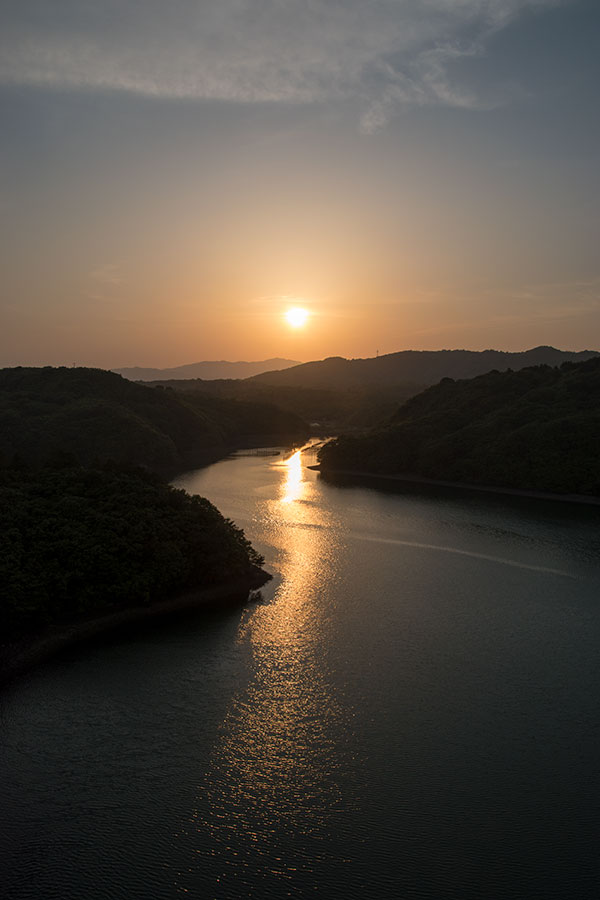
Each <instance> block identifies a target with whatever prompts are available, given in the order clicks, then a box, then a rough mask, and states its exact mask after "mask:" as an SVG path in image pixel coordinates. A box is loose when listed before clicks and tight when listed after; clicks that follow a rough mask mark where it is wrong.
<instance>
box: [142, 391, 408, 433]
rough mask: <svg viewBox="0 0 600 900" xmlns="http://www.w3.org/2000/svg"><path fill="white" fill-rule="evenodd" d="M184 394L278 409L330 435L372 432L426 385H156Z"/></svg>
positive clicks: (206, 399)
mask: <svg viewBox="0 0 600 900" xmlns="http://www.w3.org/2000/svg"><path fill="white" fill-rule="evenodd" d="M156 384H158V385H162V386H163V387H170V388H173V389H174V390H176V391H180V392H182V393H185V394H186V395H187V396H188V397H189V398H190V402H193V400H192V399H191V398H192V397H193V396H194V394H198V395H199V396H200V398H202V397H204V398H205V399H204V400H202V399H201V401H200V402H208V397H218V398H220V399H228V400H237V401H240V402H242V403H252V404H255V403H259V404H266V405H268V406H276V407H278V408H279V409H280V410H281V411H282V412H286V413H291V414H293V415H294V416H299V417H300V418H301V419H303V420H305V421H307V422H309V423H310V424H311V425H312V430H313V432H316V431H318V432H319V433H320V434H331V433H332V432H335V431H339V430H355V429H364V428H370V427H373V426H374V425H378V424H379V423H380V422H382V421H384V420H386V419H389V417H390V416H391V415H392V414H393V412H394V411H395V410H396V409H397V408H398V404H399V403H403V402H404V401H405V400H407V399H408V398H409V397H412V396H413V395H414V394H416V393H418V392H419V391H420V390H421V389H422V387H423V385H415V384H403V385H395V384H392V385H389V386H386V385H376V386H365V387H361V386H358V387H347V388H340V389H334V388H311V387H302V386H299V387H295V386H290V385H271V384H263V383H262V382H258V381H255V380H254V379H253V378H247V379H243V380H237V379H220V380H217V381H201V380H200V379H192V380H182V381H180V380H175V381H162V382H156Z"/></svg>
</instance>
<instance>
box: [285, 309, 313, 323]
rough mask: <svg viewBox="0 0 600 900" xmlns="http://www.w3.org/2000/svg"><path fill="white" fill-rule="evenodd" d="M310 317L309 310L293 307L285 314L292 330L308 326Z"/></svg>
mask: <svg viewBox="0 0 600 900" xmlns="http://www.w3.org/2000/svg"><path fill="white" fill-rule="evenodd" d="M308 316H309V312H308V310H307V309H302V308H301V307H299V306H293V307H292V308H291V309H288V310H286V312H285V319H286V321H287V323H288V325H291V326H292V328H302V326H303V325H306V322H307V319H308Z"/></svg>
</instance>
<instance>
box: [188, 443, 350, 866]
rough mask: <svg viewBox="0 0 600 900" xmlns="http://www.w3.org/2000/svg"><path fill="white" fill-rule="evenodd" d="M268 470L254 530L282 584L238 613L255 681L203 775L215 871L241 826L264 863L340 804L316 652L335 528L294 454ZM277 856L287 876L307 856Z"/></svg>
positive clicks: (319, 825)
mask: <svg viewBox="0 0 600 900" xmlns="http://www.w3.org/2000/svg"><path fill="white" fill-rule="evenodd" d="M271 468H272V471H278V473H279V475H280V478H281V481H280V482H279V483H278V484H277V483H276V484H275V485H274V486H273V487H274V490H272V491H271V495H270V497H269V499H268V500H267V501H266V503H265V509H264V516H263V521H262V527H263V530H264V533H263V538H264V539H265V542H268V544H270V545H271V547H274V548H275V549H276V551H277V568H278V569H279V575H280V577H281V580H280V583H279V586H278V588H277V589H276V592H275V594H274V597H273V599H272V601H271V602H269V603H267V604H264V605H260V606H257V607H254V608H252V609H249V610H248V612H247V615H246V616H245V617H243V619H242V623H241V625H240V631H239V634H238V642H239V643H240V644H241V645H242V646H243V647H245V648H247V651H248V653H249V654H250V657H251V664H250V665H249V671H252V672H253V677H252V679H251V681H250V682H249V684H248V685H247V687H246V688H245V690H244V691H242V692H241V693H240V694H238V695H237V696H236V697H235V698H233V700H232V702H231V703H230V705H229V708H228V710H227V712H226V715H225V717H224V720H223V722H222V725H221V730H220V735H219V739H218V742H217V743H216V745H215V749H214V753H213V757H212V765H211V770H210V772H209V773H207V778H206V781H205V785H208V790H209V792H210V797H209V805H210V810H211V815H210V818H209V821H208V822H206V821H204V822H200V821H198V823H197V827H198V828H199V833H200V831H202V830H205V829H206V827H208V828H209V829H210V831H211V834H212V840H213V842H214V843H213V846H214V848H215V849H217V852H220V853H222V855H223V873H224V874H225V873H226V872H227V871H228V870H233V869H235V867H236V865H237V866H239V862H240V861H239V859H238V860H234V859H230V858H229V855H230V854H229V849H228V848H230V847H231V846H232V845H234V844H235V843H236V842H235V840H234V835H235V834H239V832H240V829H243V832H244V834H245V835H247V842H246V844H245V847H246V849H245V851H244V852H245V853H247V854H248V857H249V860H250V858H251V857H252V858H254V863H253V864H256V862H257V861H256V857H257V856H258V857H259V858H260V859H262V860H263V862H266V860H267V858H268V857H269V856H270V855H271V853H272V852H273V851H274V848H276V846H277V844H278V838H281V837H282V836H283V833H284V832H288V833H289V837H290V840H291V841H292V843H293V836H294V835H296V836H297V835H300V834H303V835H305V836H310V838H311V840H312V839H314V840H315V841H317V842H320V841H321V840H322V838H323V835H324V833H325V832H326V830H327V829H328V828H330V827H331V820H332V817H333V816H335V814H336V810H337V809H338V808H339V807H340V788H339V783H338V778H337V777H336V773H337V772H338V770H339V767H340V766H342V765H343V760H344V755H345V753H344V748H341V747H340V739H341V738H340V736H342V737H343V736H344V735H347V734H348V723H347V722H345V721H344V719H346V718H347V711H345V710H344V709H342V706H341V704H340V703H339V702H338V700H337V698H336V696H335V692H334V690H333V687H332V685H333V681H334V679H333V677H332V673H331V671H330V670H329V668H328V663H327V660H326V659H325V658H324V655H323V650H322V648H323V646H324V645H325V646H327V644H328V639H327V637H326V631H327V629H328V628H329V627H330V621H331V620H330V617H329V615H328V611H327V605H326V598H327V589H328V585H329V584H331V582H332V581H335V580H336V579H337V577H338V573H337V569H336V566H337V559H338V554H337V552H336V547H337V543H338V541H339V537H338V533H339V532H338V529H337V528H336V525H337V523H336V522H334V521H332V516H331V513H328V512H327V511H325V510H323V508H322V506H321V505H318V504H317V503H316V502H314V499H315V498H314V493H313V492H314V483H315V482H314V477H313V476H312V473H308V472H307V471H306V470H305V469H304V467H303V459H302V452H301V451H300V450H298V451H296V452H295V453H293V454H292V455H291V456H290V457H289V459H287V460H286V461H285V463H284V464H283V465H281V463H278V464H276V465H275V466H272V467H271ZM311 495H312V496H311ZM238 852H239V847H238ZM279 864H280V865H281V866H282V872H281V874H282V875H284V877H286V876H287V877H289V878H293V871H294V866H296V867H297V866H298V865H300V866H301V867H305V865H306V864H307V860H297V859H296V860H294V859H293V858H290V859H289V860H286V861H280V863H279ZM283 870H286V871H285V872H284V871H283Z"/></svg>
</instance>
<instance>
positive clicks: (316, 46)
mask: <svg viewBox="0 0 600 900" xmlns="http://www.w3.org/2000/svg"><path fill="white" fill-rule="evenodd" d="M559 2H561V0H376V2H375V0H372V2H367V0H288V2H281V0H204V2H197V0H171V2H169V3H164V2H163V0H128V2H123V0H97V2H96V3H94V4H88V3H82V2H81V0H54V2H53V3H52V4H48V3H47V2H45V0H21V2H20V3H19V4H13V10H12V13H8V14H7V13H5V14H4V18H5V22H4V26H3V29H2V37H1V38H0V82H2V83H4V84H28V85H37V86H46V87H52V88H59V89H70V90H115V91H125V92H131V93H136V94H142V95H146V96H151V97H173V98H191V99H212V100H223V101H236V102H241V103H249V102H272V101H276V102H281V103H307V102H323V101H329V100H332V99H334V100H335V99H342V98H343V99H347V98H357V99H359V100H360V101H361V102H362V103H363V108H364V110H365V112H364V115H363V120H362V127H363V129H364V130H365V131H374V130H376V129H377V128H379V127H381V126H382V125H383V124H384V123H385V121H386V120H387V118H388V117H389V115H390V113H391V112H392V110H393V109H395V108H396V107H397V106H398V105H414V104H418V105H425V104H441V105H446V106H456V107H468V108H479V107H482V106H483V107H485V106H488V105H489V104H490V101H489V100H486V98H485V97H479V96H477V94H476V93H475V92H473V91H470V90H467V89H465V88H464V87H462V88H460V87H458V86H457V85H456V84H455V83H454V82H453V80H452V78H451V70H452V64H453V63H454V62H456V61H457V60H460V59H464V58H466V57H469V56H473V55H478V54H479V55H480V54H482V53H484V52H485V47H486V42H487V41H488V40H489V38H490V36H491V35H492V34H494V33H495V32H497V31H498V30H500V29H502V28H505V27H506V26H507V25H508V24H509V23H511V22H512V21H514V20H515V19H516V18H517V17H518V16H520V15H521V14H523V13H524V12H526V11H529V10H535V9H543V8H547V7H550V6H554V5H556V4H557V3H559ZM562 2H570V0H562Z"/></svg>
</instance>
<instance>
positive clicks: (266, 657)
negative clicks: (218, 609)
mask: <svg viewBox="0 0 600 900" xmlns="http://www.w3.org/2000/svg"><path fill="white" fill-rule="evenodd" d="M314 462H315V458H314V453H313V452H310V451H309V452H304V453H303V452H300V451H298V452H296V453H293V454H291V455H289V456H287V457H286V456H285V455H284V454H282V455H281V456H277V457H261V456H238V457H235V458H232V459H229V460H224V461H222V462H219V463H216V464H215V465H212V466H210V467H208V468H205V469H201V470H198V471H196V472H191V473H188V474H186V475H185V476H182V477H180V478H179V479H178V480H177V484H178V486H180V487H184V488H185V489H186V490H188V491H190V492H192V493H199V494H202V495H203V496H206V497H208V498H209V499H210V500H211V501H213V502H214V503H215V505H216V506H217V507H218V508H219V509H220V510H221V511H222V512H223V513H224V514H225V515H227V516H229V517H230V518H232V519H233V520H234V521H235V522H236V523H237V524H239V525H240V526H241V527H243V528H244V530H245V532H246V534H247V536H248V537H249V538H250V540H251V541H252V543H253V544H254V546H255V547H256V548H257V549H258V550H260V552H262V553H263V554H264V556H265V559H266V568H268V569H269V570H270V571H271V572H272V573H273V574H274V579H273V581H272V582H271V583H269V584H268V585H267V586H266V587H265V588H263V591H262V593H263V601H262V602H260V603H257V604H253V605H249V606H247V607H246V608H244V609H243V610H241V611H233V612H232V611H228V612H226V613H222V614H208V615H207V614H206V613H199V614H197V615H194V616H193V617H190V618H186V619H185V620H181V621H179V622H173V623H169V624H167V625H163V626H160V627H159V629H158V630H147V631H144V632H142V633H141V634H138V635H136V636H135V637H133V636H132V637H129V638H126V637H122V638H120V639H118V640H115V641H112V642H105V643H101V644H98V645H95V646H93V647H85V648H80V649H78V650H76V651H73V652H71V653H69V654H67V655H64V656H62V657H60V658H58V659H56V660H54V661H53V662H52V663H49V664H47V665H45V666H43V667H41V668H40V669H38V670H36V671H34V672H32V673H31V674H30V675H28V676H27V677H26V678H23V679H22V680H21V681H20V682H18V683H16V684H14V685H12V686H11V687H10V688H9V689H7V690H6V691H5V692H4V694H3V695H2V696H1V697H0V714H1V727H2V745H1V747H0V808H1V810H2V816H1V822H0V860H1V862H2V884H3V896H5V897H7V898H9V900H26V898H27V900H29V898H36V900H39V898H43V900H51V898H56V900H76V898H77V900H80V898H86V900H121V898H123V900H126V898H127V900H132V898H139V900H163V898H164V900H167V898H177V897H180V896H181V897H183V896H187V897H193V898H198V900H210V898H230V900H236V898H242V897H252V898H258V900H262V898H277V900H278V898H284V897H324V898H373V900H376V898H377V900H379V898H392V897H393V898H405V897H406V898H413V897H414V898H431V900H433V898H436V900H437V898H446V897H448V898H457V900H458V898H461V900H462V898H466V900H469V898H496V897H498V898H507V900H508V898H539V900H546V898H561V900H563V898H567V897H573V898H575V897H576V898H578V900H580V898H596V897H597V896H598V891H599V884H600V878H599V876H600V872H599V862H598V847H597V843H598V842H597V813H598V809H599V808H600V767H599V764H598V756H599V753H598V751H599V749H600V748H599V723H600V714H599V704H598V698H599V697H600V666H599V662H598V659H599V649H600V606H599V600H600V547H599V543H598V535H599V534H600V530H599V525H600V510H598V509H594V508H589V509H588V508H585V507H575V506H569V505H566V504H565V505H562V504H557V503H556V504H555V503H549V502H541V501H540V502H535V503H534V502H528V503H526V502H525V501H523V500H517V499H515V498H508V497H507V498H504V497H499V496H491V497H488V496H483V495H481V496H479V495H474V494H470V495H464V494H460V493H458V492H454V493H450V492H446V493H435V492H431V491H430V492H427V493H423V492H422V491H421V492H419V491H418V490H417V489H415V490H413V491H411V490H408V489H404V490H403V491H401V490H400V489H398V490H397V491H396V492H393V493H392V492H383V491H380V490H376V489H374V488H372V487H365V486H361V485H357V484H355V485H348V484H346V485H343V486H342V485H334V484H331V483H327V482H326V481H325V480H323V479H322V478H321V477H320V476H319V475H318V474H317V473H316V472H314V471H312V470H310V469H308V468H307V465H310V464H312V463H314Z"/></svg>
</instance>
